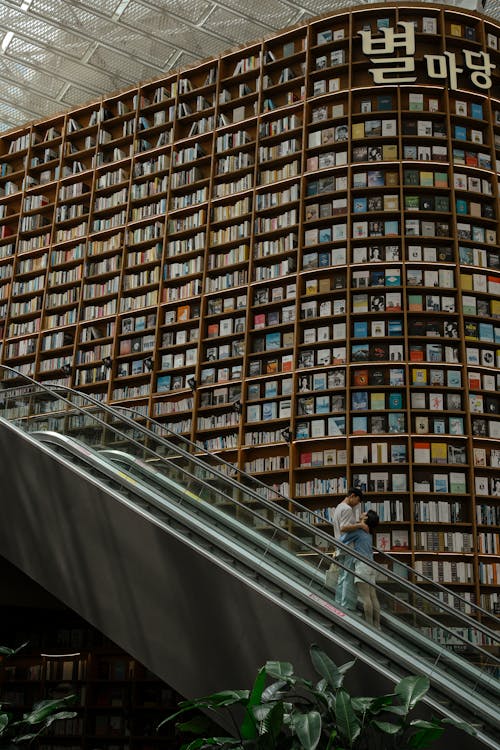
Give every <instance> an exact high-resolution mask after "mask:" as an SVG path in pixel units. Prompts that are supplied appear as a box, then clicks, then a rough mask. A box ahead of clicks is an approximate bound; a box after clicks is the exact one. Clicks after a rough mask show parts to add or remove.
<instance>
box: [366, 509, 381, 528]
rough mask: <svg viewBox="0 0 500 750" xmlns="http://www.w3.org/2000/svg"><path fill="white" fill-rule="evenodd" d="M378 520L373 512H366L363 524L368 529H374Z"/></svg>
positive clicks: (376, 514)
mask: <svg viewBox="0 0 500 750" xmlns="http://www.w3.org/2000/svg"><path fill="white" fill-rule="evenodd" d="M379 520H380V519H379V517H378V513H375V511H374V510H369V511H367V513H366V522H365V523H366V525H367V526H368V528H369V529H375V528H376V527H377V526H378V522H379Z"/></svg>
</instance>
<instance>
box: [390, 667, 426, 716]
mask: <svg viewBox="0 0 500 750" xmlns="http://www.w3.org/2000/svg"><path fill="white" fill-rule="evenodd" d="M429 685H430V683H429V679H428V678H427V677H421V676H419V675H410V676H409V677H403V679H402V680H401V682H398V684H397V685H396V688H395V690H394V692H395V694H396V695H397V696H398V697H399V699H400V700H401V703H402V704H403V706H404V707H405V709H406V713H408V711H411V709H412V708H415V706H416V705H417V703H418V702H419V701H420V700H421V699H422V698H423V697H424V695H425V694H426V693H427V691H428V690H429Z"/></svg>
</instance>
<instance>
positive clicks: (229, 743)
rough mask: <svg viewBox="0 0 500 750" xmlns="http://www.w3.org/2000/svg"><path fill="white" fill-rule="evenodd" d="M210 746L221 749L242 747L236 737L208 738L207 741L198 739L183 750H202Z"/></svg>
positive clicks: (183, 747) (184, 746)
mask: <svg viewBox="0 0 500 750" xmlns="http://www.w3.org/2000/svg"><path fill="white" fill-rule="evenodd" d="M210 745H212V747H220V748H230V747H234V748H238V747H242V745H241V742H240V740H235V739H234V737H207V738H206V739H202V738H201V737H198V738H197V739H196V740H192V741H191V742H188V744H187V745H183V746H182V750H201V748H204V747H208V746H210Z"/></svg>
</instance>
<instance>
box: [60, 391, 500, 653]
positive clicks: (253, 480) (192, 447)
mask: <svg viewBox="0 0 500 750" xmlns="http://www.w3.org/2000/svg"><path fill="white" fill-rule="evenodd" d="M51 387H53V388H54V390H57V389H61V390H63V391H66V392H70V393H75V394H77V395H79V396H81V395H84V396H85V398H87V399H88V400H89V401H91V402H92V403H93V404H94V405H96V406H99V407H101V408H103V409H104V410H105V411H108V412H110V413H112V414H114V413H116V412H119V413H121V412H129V413H131V414H133V415H135V416H136V417H138V418H139V419H141V420H143V421H146V422H148V423H150V424H152V425H154V427H155V428H156V429H160V430H162V431H163V432H166V433H168V434H169V435H171V436H172V437H173V438H175V440H176V441H178V442H181V443H183V444H184V445H186V446H188V448H187V449H186V452H187V453H188V454H189V457H190V458H191V460H195V458H196V455H195V454H193V453H192V452H191V451H196V453H202V454H205V455H206V456H208V457H209V458H210V461H211V462H213V461H214V459H215V461H216V462H218V463H220V464H221V465H222V466H224V467H226V468H227V473H226V471H223V472H220V473H221V474H222V478H223V479H224V480H225V481H227V482H228V483H229V484H231V485H232V486H238V488H239V482H238V480H237V479H235V478H234V477H232V476H231V475H230V473H232V474H236V475H237V476H242V477H244V478H245V482H249V483H250V484H254V485H256V486H258V487H260V488H262V489H264V490H266V491H269V490H271V488H270V487H269V485H267V484H265V482H262V481H261V480H260V479H258V478H257V477H254V476H253V475H251V474H248V473H246V472H245V471H243V470H242V469H239V468H238V467H235V466H234V465H233V464H231V463H229V462H228V461H225V460H224V459H223V458H222V457H221V456H218V455H215V454H212V453H209V452H208V451H207V450H206V449H204V448H203V447H202V446H199V445H198V444H197V443H194V442H193V441H191V440H189V439H188V438H186V437H184V436H183V435H178V434H177V433H174V432H172V431H171V430H169V429H168V428H167V427H165V426H164V425H163V424H162V423H161V422H158V421H156V420H155V419H153V418H152V417H149V416H147V415H144V414H141V412H139V411H137V410H135V409H133V408H131V407H126V406H109V405H108V404H103V403H102V402H101V401H99V400H97V399H94V398H93V397H92V396H91V395H90V394H82V393H81V392H80V391H75V389H73V388H70V387H69V386H64V385H58V384H54V385H53V386H51ZM125 418H126V417H125ZM132 421H133V424H134V427H136V428H139V429H140V430H146V431H150V428H149V427H144V426H143V425H141V424H140V423H139V424H138V423H137V422H136V421H135V420H132ZM156 429H155V430H151V432H153V434H154V437H155V438H156V439H158V438H159V439H160V440H162V437H161V435H160V434H158V432H157V431H156ZM167 443H169V441H168V439H167ZM169 447H170V448H172V447H174V448H175V449H176V450H179V451H180V452H181V453H183V450H182V448H180V447H179V446H178V445H177V444H174V445H172V444H170V443H169ZM201 465H202V466H203V467H204V468H206V464H205V463H203V462H202V464H201ZM209 468H210V470H213V471H214V472H216V473H219V472H218V469H217V467H216V466H213V465H212V464H210V465H209ZM243 486H244V489H245V491H247V492H249V493H250V494H252V495H254V493H253V491H252V489H251V488H250V487H248V486H247V484H244V485H243ZM272 492H273V494H274V495H275V496H276V498H277V499H279V500H283V501H284V502H286V503H289V504H290V505H292V506H293V507H294V508H295V509H296V510H297V511H299V512H306V513H308V514H310V515H312V516H314V517H315V518H317V519H318V522H319V523H324V522H325V519H324V517H323V516H321V515H320V514H319V513H317V512H316V511H314V510H311V509H309V508H307V507H306V506H304V505H301V504H300V503H299V502H298V501H296V500H294V499H293V498H288V497H286V496H285V495H282V494H281V493H280V492H279V491H278V490H274V489H272ZM254 497H257V498H258V499H259V501H262V500H263V498H262V495H261V494H260V493H259V492H258V490H255V495H254ZM320 531H321V532H323V533H325V532H324V530H322V529H316V528H315V533H318V532H320ZM326 533H327V534H328V532H326ZM320 535H321V536H322V533H320ZM328 536H329V537H330V538H332V537H331V535H329V534H328ZM376 553H377V555H378V557H379V558H383V559H385V560H386V561H388V562H391V563H394V562H396V563H397V566H398V569H399V570H404V571H405V573H406V575H407V576H408V575H410V573H411V574H412V575H414V576H416V577H418V579H419V580H421V581H425V582H426V583H429V584H432V586H433V587H434V588H435V589H437V590H438V591H439V592H440V593H442V594H444V595H446V596H447V597H450V598H451V599H455V600H457V601H459V602H461V603H462V604H463V606H464V608H470V609H471V610H473V611H474V612H476V613H477V614H478V615H481V616H482V617H486V618H488V619H494V615H493V614H492V613H491V612H488V611H487V610H485V609H484V608H483V607H481V606H480V605H479V604H477V603H475V602H471V601H469V600H467V599H464V598H463V597H462V596H461V595H460V594H459V593H456V592H454V591H450V589H448V588H447V587H446V586H444V585H443V584H441V583H439V582H438V581H435V580H433V579H432V578H430V577H429V576H427V575H425V574H424V573H421V572H417V571H416V570H415V569H414V568H412V567H411V566H410V565H407V564H406V563H405V562H404V561H401V560H396V558H394V557H393V556H392V555H391V554H390V553H388V552H385V551H383V550H379V549H376ZM426 593H429V592H426ZM430 595H431V596H435V594H430ZM439 601H440V603H441V604H442V605H443V606H444V608H446V607H447V606H448V605H447V604H446V603H445V602H444V601H443V600H442V599H439ZM451 610H452V611H453V612H454V613H456V612H460V614H461V615H463V617H465V618H468V619H469V616H468V615H467V614H466V613H465V612H463V611H462V610H461V609H457V608H456V607H451ZM470 619H471V621H472V623H474V625H475V626H476V627H477V621H476V620H472V618H470ZM484 628H485V629H486V630H487V631H488V633H487V634H488V635H489V636H490V637H492V638H494V639H495V638H497V637H498V634H495V631H493V630H491V629H490V628H488V627H487V626H484ZM479 629H481V628H479ZM484 632H485V631H484ZM485 634H486V632H485Z"/></svg>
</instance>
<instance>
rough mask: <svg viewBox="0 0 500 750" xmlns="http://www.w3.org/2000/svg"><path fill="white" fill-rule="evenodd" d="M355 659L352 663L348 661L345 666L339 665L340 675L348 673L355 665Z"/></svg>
mask: <svg viewBox="0 0 500 750" xmlns="http://www.w3.org/2000/svg"><path fill="white" fill-rule="evenodd" d="M356 661H357V659H353V661H348V662H346V663H345V664H341V665H340V667H339V672H340V674H345V673H346V672H348V671H349V670H350V669H352V667H353V666H354V665H355V664H356Z"/></svg>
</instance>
